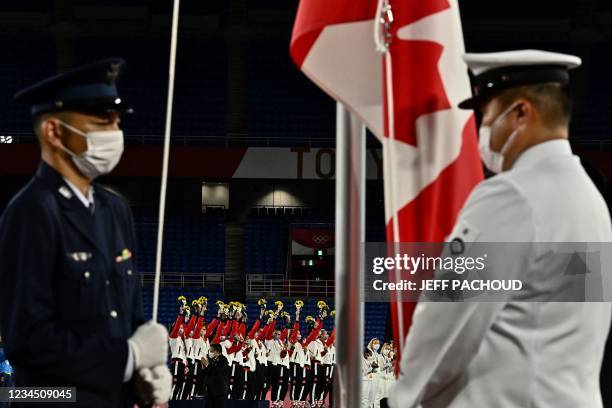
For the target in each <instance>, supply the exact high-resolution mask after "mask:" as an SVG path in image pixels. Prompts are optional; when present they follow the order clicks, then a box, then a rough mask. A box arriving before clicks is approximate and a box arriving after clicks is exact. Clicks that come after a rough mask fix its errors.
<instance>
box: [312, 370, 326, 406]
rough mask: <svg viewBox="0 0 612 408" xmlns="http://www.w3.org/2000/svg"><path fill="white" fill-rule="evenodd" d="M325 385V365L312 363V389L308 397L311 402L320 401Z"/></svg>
mask: <svg viewBox="0 0 612 408" xmlns="http://www.w3.org/2000/svg"><path fill="white" fill-rule="evenodd" d="M326 387H327V373H326V371H325V366H324V365H323V364H320V363H314V364H313V366H312V389H311V392H310V398H311V400H312V402H313V403H314V402H315V401H322V400H323V398H324V394H325V389H326Z"/></svg>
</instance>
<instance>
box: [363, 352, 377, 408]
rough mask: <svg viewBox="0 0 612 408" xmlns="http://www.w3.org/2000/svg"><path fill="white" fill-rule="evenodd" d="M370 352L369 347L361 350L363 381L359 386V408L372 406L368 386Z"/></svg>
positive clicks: (370, 383) (370, 365) (370, 378)
mask: <svg viewBox="0 0 612 408" xmlns="http://www.w3.org/2000/svg"><path fill="white" fill-rule="evenodd" d="M373 370H374V369H373V368H372V352H371V351H370V350H369V349H367V348H366V349H365V350H363V362H362V364H361V373H362V375H363V382H362V386H361V388H362V389H361V408H372V404H371V402H370V388H371V387H372V377H373V375H374V374H373V373H374V371H373Z"/></svg>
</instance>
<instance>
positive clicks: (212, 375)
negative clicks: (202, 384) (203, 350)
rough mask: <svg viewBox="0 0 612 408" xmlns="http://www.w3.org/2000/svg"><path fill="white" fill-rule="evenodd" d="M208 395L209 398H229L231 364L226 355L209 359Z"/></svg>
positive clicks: (207, 370)
mask: <svg viewBox="0 0 612 408" xmlns="http://www.w3.org/2000/svg"><path fill="white" fill-rule="evenodd" d="M204 371H205V375H206V391H207V393H206V395H207V397H209V398H214V397H219V396H222V395H223V396H227V393H228V392H229V374H230V372H229V363H228V362H227V358H225V356H224V355H219V357H217V358H215V359H212V358H209V359H208V366H207V367H206V369H205V370H204Z"/></svg>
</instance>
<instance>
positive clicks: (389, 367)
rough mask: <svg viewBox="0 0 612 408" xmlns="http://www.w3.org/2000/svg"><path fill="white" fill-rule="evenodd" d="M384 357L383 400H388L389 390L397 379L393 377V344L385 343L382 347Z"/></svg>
mask: <svg viewBox="0 0 612 408" xmlns="http://www.w3.org/2000/svg"><path fill="white" fill-rule="evenodd" d="M381 354H382V357H383V359H384V364H383V366H382V368H381V370H380V371H381V374H382V380H381V391H380V395H381V399H382V398H387V397H388V396H389V390H390V389H391V385H392V384H393V382H394V381H395V377H394V376H393V355H392V353H391V344H390V343H385V344H383V346H382V352H381Z"/></svg>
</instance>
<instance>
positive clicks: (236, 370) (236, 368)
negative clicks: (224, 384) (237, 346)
mask: <svg viewBox="0 0 612 408" xmlns="http://www.w3.org/2000/svg"><path fill="white" fill-rule="evenodd" d="M241 372H242V366H240V364H238V363H236V362H233V363H232V364H231V365H230V377H229V391H228V394H227V399H235V398H234V392H236V391H235V388H236V381H238V380H239V378H236V376H239V375H240V373H241Z"/></svg>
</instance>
